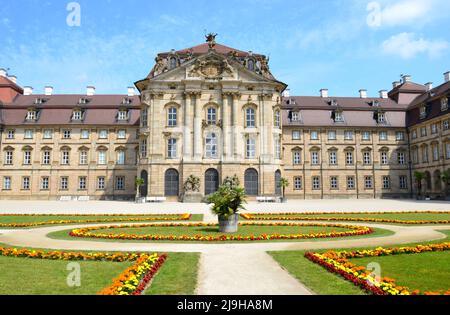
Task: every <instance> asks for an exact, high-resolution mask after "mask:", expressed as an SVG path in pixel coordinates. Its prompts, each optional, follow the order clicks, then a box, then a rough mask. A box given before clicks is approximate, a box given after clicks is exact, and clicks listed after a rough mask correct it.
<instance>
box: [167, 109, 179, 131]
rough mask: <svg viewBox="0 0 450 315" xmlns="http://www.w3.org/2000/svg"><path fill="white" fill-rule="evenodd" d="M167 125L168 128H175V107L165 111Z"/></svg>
mask: <svg viewBox="0 0 450 315" xmlns="http://www.w3.org/2000/svg"><path fill="white" fill-rule="evenodd" d="M167 125H168V126H169V127H176V126H177V109H176V107H170V108H169V110H168V111H167Z"/></svg>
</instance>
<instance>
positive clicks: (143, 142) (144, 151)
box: [140, 139, 147, 158]
mask: <svg viewBox="0 0 450 315" xmlns="http://www.w3.org/2000/svg"><path fill="white" fill-rule="evenodd" d="M140 153H141V158H146V157H147V139H142V140H141V145H140Z"/></svg>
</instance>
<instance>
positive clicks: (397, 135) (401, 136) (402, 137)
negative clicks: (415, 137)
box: [395, 131, 405, 141]
mask: <svg viewBox="0 0 450 315" xmlns="http://www.w3.org/2000/svg"><path fill="white" fill-rule="evenodd" d="M395 140H397V141H403V140H405V133H404V132H403V131H397V132H396V133H395Z"/></svg>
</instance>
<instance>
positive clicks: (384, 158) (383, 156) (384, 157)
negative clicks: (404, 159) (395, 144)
mask: <svg viewBox="0 0 450 315" xmlns="http://www.w3.org/2000/svg"><path fill="white" fill-rule="evenodd" d="M388 163H389V159H388V153H387V152H386V151H382V152H381V164H383V165H386V164H388Z"/></svg>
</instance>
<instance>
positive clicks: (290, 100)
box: [282, 96, 406, 110]
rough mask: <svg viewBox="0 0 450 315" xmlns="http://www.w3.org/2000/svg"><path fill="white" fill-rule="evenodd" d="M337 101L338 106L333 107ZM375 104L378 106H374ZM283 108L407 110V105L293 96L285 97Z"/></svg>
mask: <svg viewBox="0 0 450 315" xmlns="http://www.w3.org/2000/svg"><path fill="white" fill-rule="evenodd" d="M332 101H335V102H336V104H337V106H333V105H331V102H332ZM374 104H378V105H376V106H374ZM282 105H283V108H298V109H307V108H311V109H326V110H333V109H336V108H339V109H343V110H345V109H354V110H374V109H377V108H379V109H383V110H405V109H406V105H402V104H397V103H396V102H395V101H393V100H392V99H390V98H370V97H368V98H360V97H333V96H330V97H320V96H291V97H283V101H282Z"/></svg>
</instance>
